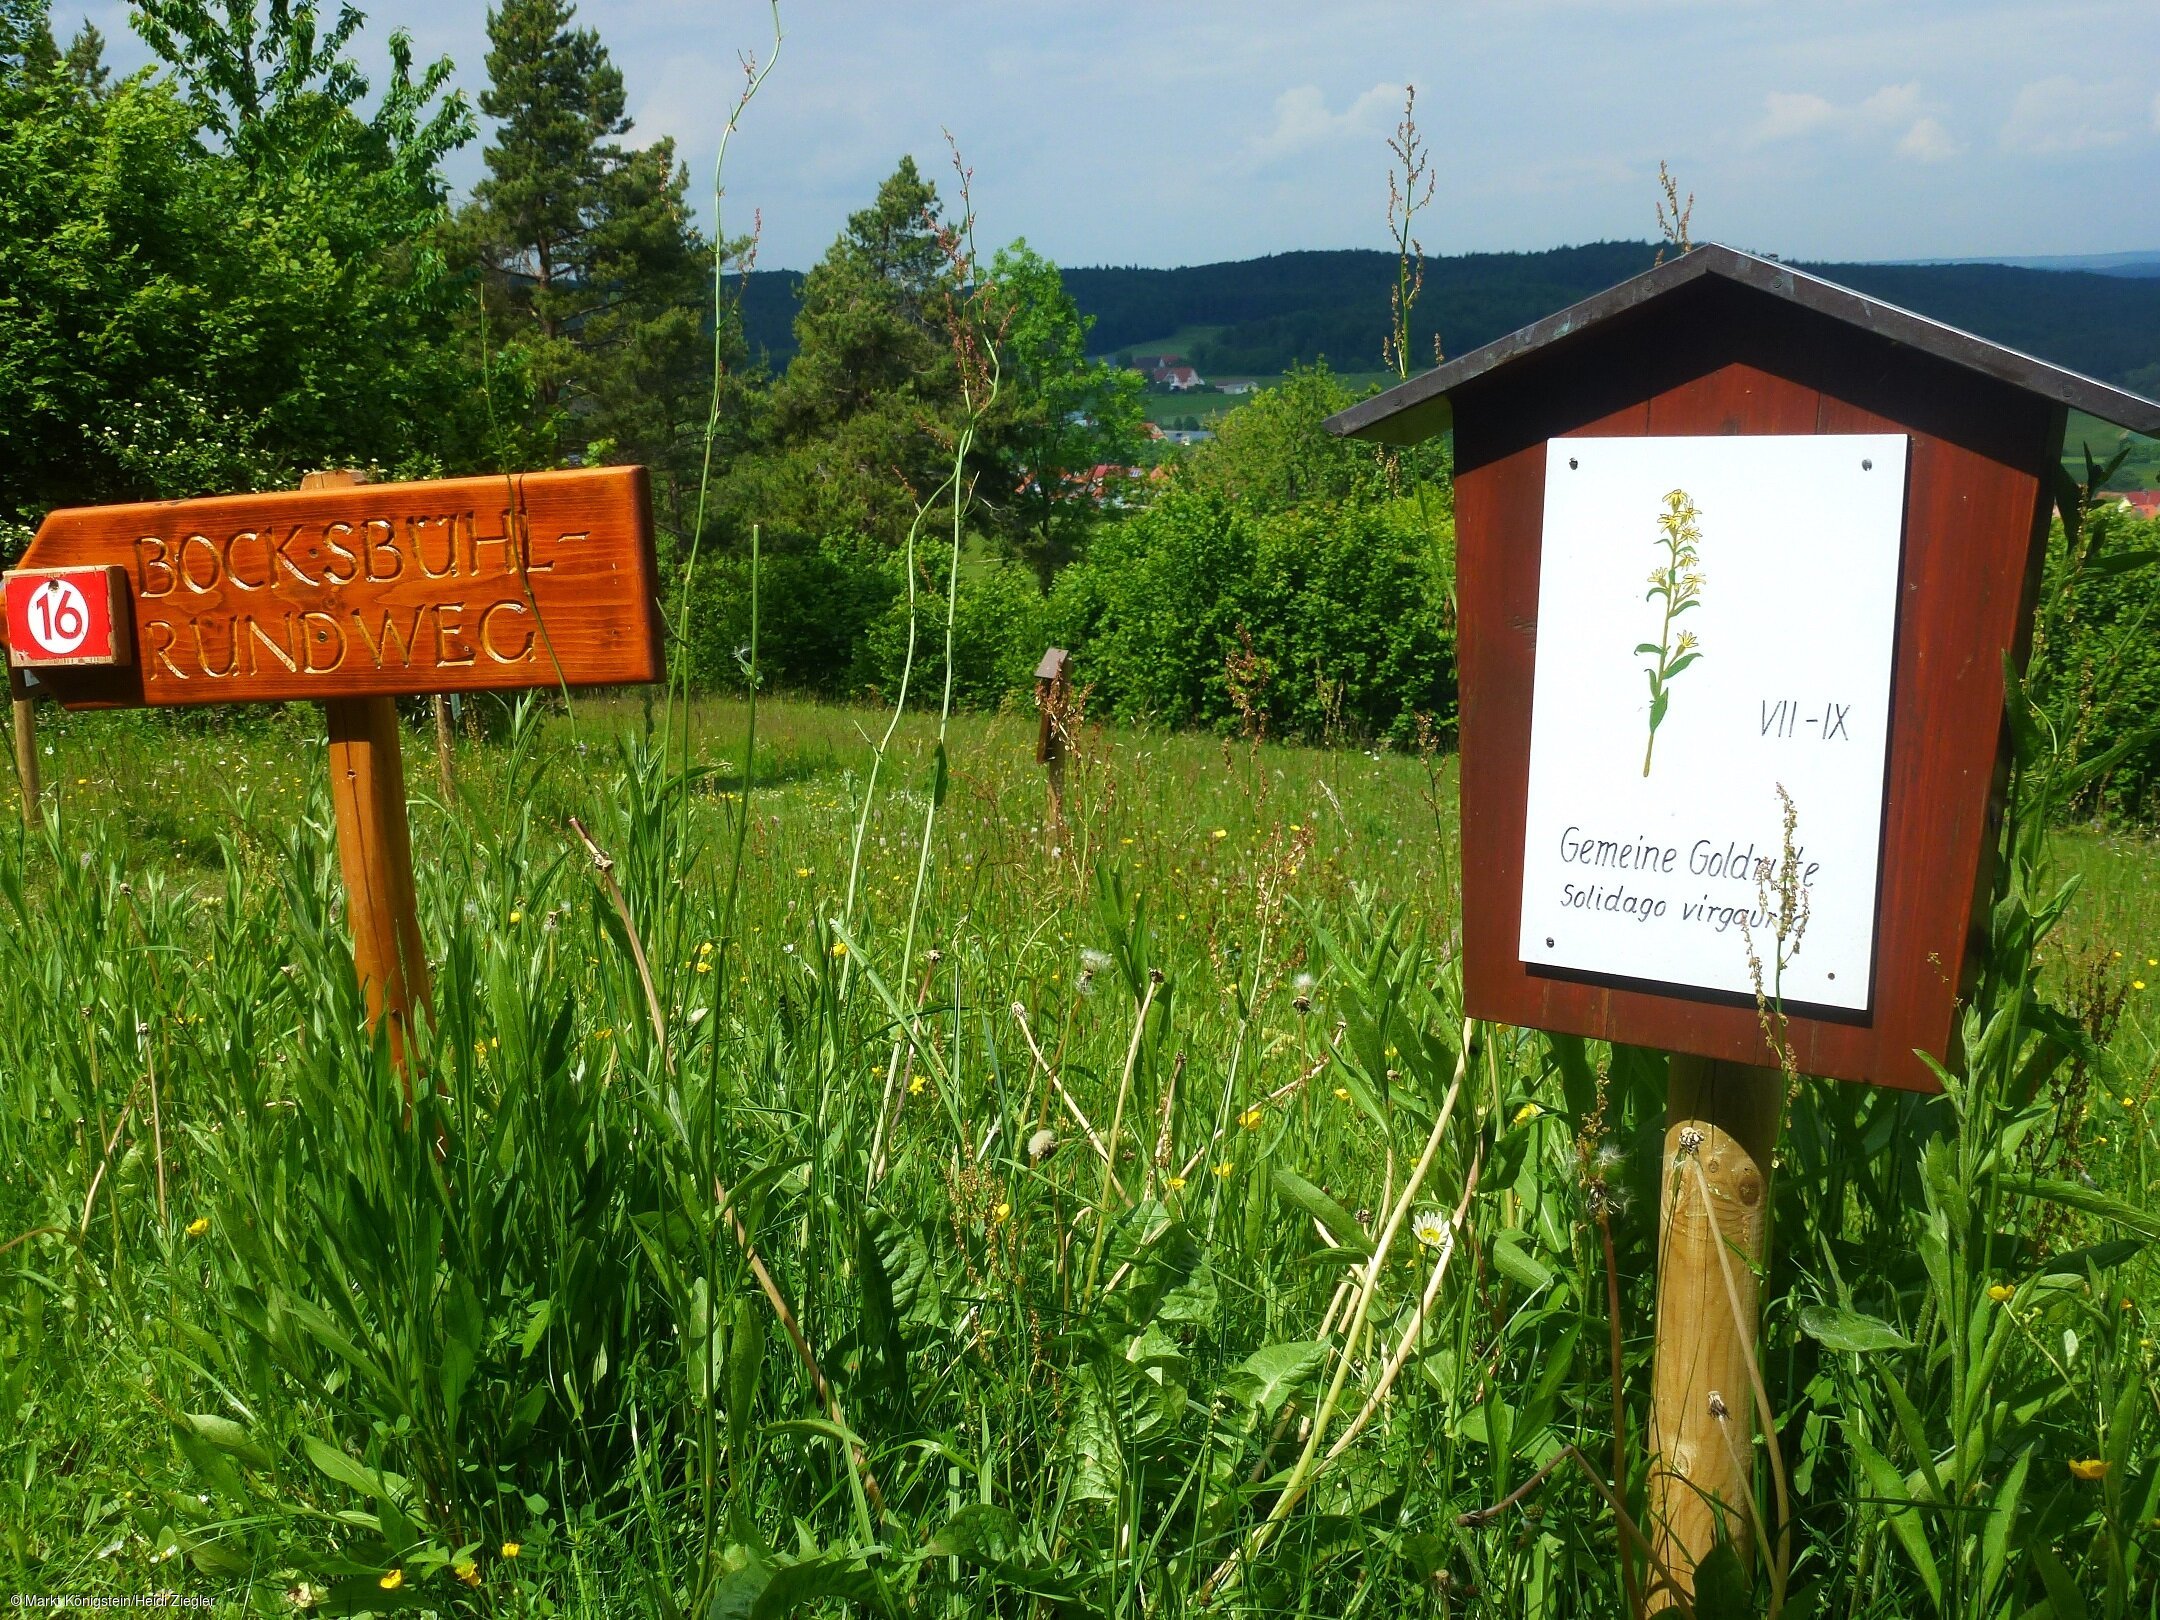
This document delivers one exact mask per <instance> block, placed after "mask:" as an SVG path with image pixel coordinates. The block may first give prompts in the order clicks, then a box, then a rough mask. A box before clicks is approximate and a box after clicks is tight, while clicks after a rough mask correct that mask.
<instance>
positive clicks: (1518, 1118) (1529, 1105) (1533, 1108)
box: [1515, 1102, 1545, 1125]
mask: <svg viewBox="0 0 2160 1620" xmlns="http://www.w3.org/2000/svg"><path fill="white" fill-rule="evenodd" d="M1544 1112H1545V1110H1544V1109H1542V1108H1540V1107H1539V1106H1538V1105H1537V1104H1536V1103H1534V1102H1526V1103H1524V1104H1523V1105H1522V1106H1521V1107H1520V1108H1518V1109H1516V1110H1515V1123H1516V1124H1518V1125H1527V1124H1529V1123H1530V1122H1531V1121H1532V1120H1533V1119H1536V1118H1537V1117H1538V1115H1540V1114H1542V1113H1544Z"/></svg>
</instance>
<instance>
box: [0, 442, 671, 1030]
mask: <svg viewBox="0 0 2160 1620" xmlns="http://www.w3.org/2000/svg"><path fill="white" fill-rule="evenodd" d="M658 583H659V582H658V571H657V565H656V562H655V558H654V553H653V539H652V513H651V501H650V496H649V493H648V486H647V483H646V478H645V472H644V469H643V468H638V467H622V468H605V469H597V470H592V471H581V472H560V473H526V474H515V475H511V476H508V477H502V478H466V479H449V480H442V481H438V482H432V483H413V484H375V485H369V484H362V483H359V482H358V481H357V480H356V479H355V478H353V477H352V476H351V475H349V474H345V475H340V474H321V475H316V476H314V477H312V478H310V479H309V480H308V482H307V483H306V484H305V485H303V487H302V488H301V489H299V490H298V491H294V492H290V493H273V494H265V495H235V496H221V497H216V498H213V499H209V500H198V501H169V502H159V503H152V504H142V505H134V506H112V507H87V508H78V509H72V510H63V511H57V512H54V513H52V514H51V515H50V516H48V517H47V518H46V519H45V522H44V524H43V525H42V526H41V527H40V528H39V530H38V533H37V537H36V539H34V540H33V541H32V542H31V543H30V549H29V550H28V551H27V552H26V553H25V554H24V556H23V562H22V566H21V567H20V568H18V569H16V570H13V571H11V572H10V573H9V574H8V575H7V577H6V580H5V594H6V604H7V627H8V658H9V663H10V665H11V666H12V667H13V668H14V669H17V670H31V671H35V672H36V674H37V677H38V681H39V686H40V690H42V691H48V692H50V693H51V694H52V695H53V696H54V697H56V698H57V699H58V700H59V701H60V702H62V703H63V704H65V705H67V706H68V707H70V708H85V709H95V708H124V707H140V706H150V707H163V706H170V705H180V704H195V703H234V702H240V703H248V702H282V701H294V700H314V701H319V702H321V703H322V704H323V708H324V716H325V720H326V723H327V726H328V731H329V742H330V771H331V797H332V800H333V802H334V804H335V806H336V811H337V826H338V855H339V861H340V864H341V866H342V869H343V873H344V878H345V889H346V899H347V910H346V915H347V921H348V925H349V926H350V928H351V930H352V936H353V963H354V967H355V969H356V971H357V973H358V975H359V978H360V982H361V986H362V988H363V990H364V992H365V994H366V998H367V1008H368V1021H369V1024H370V1027H375V1026H377V1025H378V1024H380V1023H381V1022H382V1021H383V1020H384V1019H386V1018H387V1020H388V1035H389V1040H390V1044H391V1049H392V1052H393V1053H394V1054H395V1055H396V1056H397V1057H398V1059H399V1061H400V1063H401V1064H402V1063H403V1061H404V1054H405V1049H406V1043H407V1039H408V1037H409V1035H410V1033H411V1030H412V1028H413V1018H414V1016H415V1014H416V1012H419V1011H424V1010H425V1009H426V1007H427V1006H428V1002H429V991H428V977H427V957H426V951H425V948H424V945H423V942H422V939H421V935H420V924H419V916H418V912H417V910H416V908H415V905H414V893H413V866H412V839H411V831H410V825H409V822H408V820H407V816H406V808H405V804H406V801H405V770H404V758H403V748H402V744H401V733H400V727H399V722H398V716H397V708H396V702H395V700H396V698H398V697H399V696H404V695H418V694H425V693H437V692H452V691H458V692H477V691H506V690H517V689H520V688H530V687H543V688H544V687H551V686H612V685H629V684H635V683H640V682H645V681H652V680H657V679H658V678H659V677H660V673H661V657H660V618H659V591H658Z"/></svg>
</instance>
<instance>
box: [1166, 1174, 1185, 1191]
mask: <svg viewBox="0 0 2160 1620" xmlns="http://www.w3.org/2000/svg"><path fill="white" fill-rule="evenodd" d="M1163 1185H1164V1186H1165V1187H1168V1188H1169V1189H1170V1190H1171V1191H1172V1192H1177V1191H1179V1190H1181V1189H1182V1188H1183V1187H1184V1185H1185V1178H1184V1177H1183V1176H1166V1177H1164V1178H1163Z"/></svg>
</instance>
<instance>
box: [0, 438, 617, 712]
mask: <svg viewBox="0 0 2160 1620" xmlns="http://www.w3.org/2000/svg"><path fill="white" fill-rule="evenodd" d="M104 570H117V571H118V573H119V576H120V583H121V584H122V587H123V588H122V589H121V590H119V591H118V592H117V593H116V594H115V595H114V596H113V597H112V598H110V599H109V600H110V601H111V608H110V610H109V611H110V612H111V616H112V619H113V620H114V622H115V623H116V625H117V627H118V628H119V630H120V632H121V633H120V635H119V636H118V637H117V638H115V642H114V645H115V646H116V647H117V649H118V653H119V656H118V657H117V658H108V659H106V660H104V661H103V662H102V664H101V666H100V667H93V666H92V665H91V664H89V663H88V662H87V661H86V660H85V659H84V657H83V656H82V655H81V649H80V647H79V646H78V647H69V646H68V641H69V633H70V632H71V631H72V628H73V626H74V624H75V620H76V616H77V615H78V614H80V615H83V616H85V622H86V623H87V622H88V620H89V619H90V618H94V617H95V615H96V613H97V612H98V611H99V603H98V600H97V593H96V592H95V591H94V590H91V589H87V588H86V586H87V585H92V584H95V582H96V578H97V576H98V575H99V573H100V572H101V571H104ZM105 577H108V578H110V577H112V576H110V575H106V576H105ZM9 580H10V586H9V590H8V603H9V632H10V634H9V655H10V658H11V661H12V662H14V663H15V664H16V665H18V666H19V667H25V668H30V669H35V670H37V671H38V672H39V680H40V682H41V683H42V684H43V685H44V686H46V687H47V688H49V689H50V690H51V691H52V692H53V694H54V695H55V696H57V697H58V698H59V699H60V700H61V701H62V702H63V703H66V704H68V705H69V706H71V707H113V706H133V705H139V704H151V705H159V706H162V705H167V704H183V703H232V702H262V701H275V700H279V699H300V698H337V697H358V696H372V695H394V694H399V693H420V692H457V691H486V690H502V689H509V688H517V687H545V686H555V685H558V684H559V685H567V686H597V685H613V684H617V683H632V682H639V681H650V680H656V679H658V678H659V674H660V635H659V619H658V612H659V609H658V581H657V579H656V577H655V565H654V560H653V548H652V519H651V504H650V499H649V495H648V490H647V484H646V478H645V473H644V469H642V468H638V467H609V468H602V469H596V470H590V471H575V472H547V473H520V474H513V475H510V476H507V477H490V478H459V479H448V480H442V481H437V482H431V483H412V484H355V485H350V486H347V487H343V488H323V489H306V490H298V491H292V492H279V493H275V494H266V495H231V496H220V497H217V498H214V499H210V500H195V501H166V502H156V503H146V504H142V505H135V506H103V507H85V508H79V509H73V510H63V511H58V512H54V513H52V514H51V515H50V516H49V517H47V518H46V519H45V522H44V524H43V525H42V526H41V527H40V528H39V530H38V533H37V538H36V539H35V540H33V541H32V542H31V544H30V549H29V551H28V552H27V553H26V554H25V555H24V557H23V566H22V568H21V569H19V570H17V571H15V572H14V573H11V574H10V575H9ZM18 598H20V599H21V602H22V614H21V616H20V622H18V616H17V613H16V604H17V601H18ZM41 610H42V611H43V612H45V613H46V615H47V618H46V619H45V620H43V621H40V620H39V618H38V614H39V612H40V611H41ZM41 623H43V624H44V626H45V628H46V630H48V631H51V632H52V634H51V635H50V636H49V637H48V636H47V635H44V634H41V633H39V625H40V624H41ZM130 648H131V649H132V657H129V656H128V652H129V650H130Z"/></svg>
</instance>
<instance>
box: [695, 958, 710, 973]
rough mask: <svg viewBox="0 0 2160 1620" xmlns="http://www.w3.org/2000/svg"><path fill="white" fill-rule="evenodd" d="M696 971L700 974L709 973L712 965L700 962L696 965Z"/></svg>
mask: <svg viewBox="0 0 2160 1620" xmlns="http://www.w3.org/2000/svg"><path fill="white" fill-rule="evenodd" d="M697 970H698V971H699V972H700V973H710V972H711V971H712V964H711V963H710V962H707V961H703V960H700V961H699V963H698V965H697Z"/></svg>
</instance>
